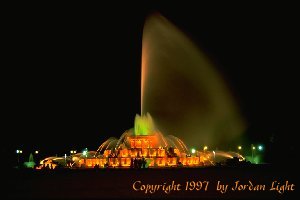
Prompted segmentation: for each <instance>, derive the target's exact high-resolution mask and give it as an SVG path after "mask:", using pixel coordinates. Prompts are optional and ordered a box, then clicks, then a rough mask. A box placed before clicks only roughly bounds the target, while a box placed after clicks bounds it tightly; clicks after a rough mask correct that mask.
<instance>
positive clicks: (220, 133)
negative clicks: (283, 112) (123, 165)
mask: <svg viewBox="0 0 300 200" xmlns="http://www.w3.org/2000/svg"><path fill="white" fill-rule="evenodd" d="M142 45H143V46H142V74H141V81H142V82H141V113H142V114H144V113H147V112H149V113H151V115H152V116H153V118H154V119H155V124H156V126H157V128H158V129H159V130H161V131H162V132H163V133H165V134H173V135H176V136H178V137H180V138H182V139H183V140H184V141H185V142H186V143H187V144H188V145H189V146H190V145H192V146H199V145H201V144H206V145H215V146H218V145H220V146H222V144H230V142H231V141H233V140H234V139H236V138H237V137H239V136H240V135H241V133H242V132H243V131H244V129H245V123H244V120H243V118H242V117H241V115H240V113H239V109H238V107H237V104H236V102H235V100H234V98H233V96H232V95H231V93H230V91H229V89H228V88H227V86H226V84H225V82H224V80H223V79H222V77H221V75H220V74H219V73H218V71H216V70H215V68H214V66H213V64H212V63H211V62H210V61H209V59H208V58H207V57H206V56H205V54H204V53H203V52H201V51H200V50H199V49H198V48H197V47H196V46H195V45H194V44H193V42H192V41H190V40H189V39H188V38H187V37H186V36H185V35H184V34H183V33H182V32H181V31H180V30H179V29H178V28H176V27H175V26H174V25H172V24H171V23H170V22H169V21H168V20H167V19H166V18H164V17H162V16H161V15H159V14H154V15H151V16H150V17H149V18H148V19H147V20H146V22H145V26H144V31H143V42H142Z"/></svg>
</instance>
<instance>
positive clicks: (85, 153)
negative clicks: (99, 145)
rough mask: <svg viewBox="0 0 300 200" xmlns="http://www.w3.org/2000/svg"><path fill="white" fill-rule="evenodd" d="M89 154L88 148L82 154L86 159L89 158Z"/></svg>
mask: <svg viewBox="0 0 300 200" xmlns="http://www.w3.org/2000/svg"><path fill="white" fill-rule="evenodd" d="M87 152H88V150H87V148H85V150H84V151H83V152H82V155H84V156H85V157H87Z"/></svg>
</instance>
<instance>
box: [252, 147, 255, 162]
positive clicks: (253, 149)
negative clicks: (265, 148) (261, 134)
mask: <svg viewBox="0 0 300 200" xmlns="http://www.w3.org/2000/svg"><path fill="white" fill-rule="evenodd" d="M251 151H252V162H254V160H253V154H254V151H255V146H253V144H251Z"/></svg>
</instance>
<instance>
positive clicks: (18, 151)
mask: <svg viewBox="0 0 300 200" xmlns="http://www.w3.org/2000/svg"><path fill="white" fill-rule="evenodd" d="M16 153H17V160H18V165H19V164H20V156H19V155H20V154H22V153H23V151H22V150H19V149H17V150H16Z"/></svg>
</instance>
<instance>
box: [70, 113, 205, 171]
mask: <svg viewBox="0 0 300 200" xmlns="http://www.w3.org/2000/svg"><path fill="white" fill-rule="evenodd" d="M89 154H90V152H88V153H87V155H86V157H84V156H82V154H79V155H78V156H73V161H74V162H76V164H75V166H77V167H95V166H99V167H133V166H132V165H133V161H134V160H140V159H144V160H145V162H146V163H147V167H171V166H200V165H207V164H210V162H209V161H206V156H204V154H202V153H201V152H197V153H194V154H190V153H189V150H188V148H187V147H186V145H185V144H184V142H183V141H182V140H180V139H179V138H177V137H175V136H173V135H168V136H164V135H163V134H162V133H161V132H160V131H159V130H158V129H156V128H155V125H154V122H153V119H152V117H151V116H150V114H148V113H147V115H144V116H139V115H136V117H135V122H134V128H132V129H129V130H127V131H125V132H124V133H123V134H122V135H121V137H120V138H119V139H116V138H109V139H108V140H106V141H105V142H103V143H102V144H101V145H100V146H99V148H98V150H97V152H96V153H95V154H93V155H92V156H91V155H89Z"/></svg>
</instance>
